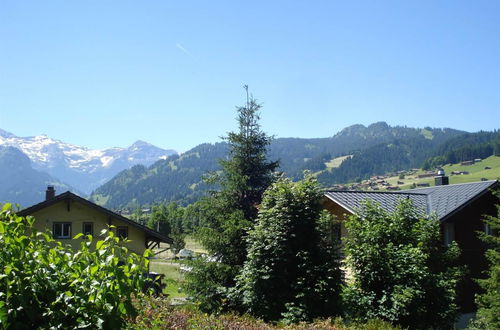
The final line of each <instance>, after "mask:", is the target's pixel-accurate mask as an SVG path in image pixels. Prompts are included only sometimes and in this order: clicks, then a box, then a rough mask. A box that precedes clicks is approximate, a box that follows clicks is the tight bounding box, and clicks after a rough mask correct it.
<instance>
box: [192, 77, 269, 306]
mask: <svg viewBox="0 0 500 330" xmlns="http://www.w3.org/2000/svg"><path fill="white" fill-rule="evenodd" d="M244 88H245V90H246V92H247V101H246V104H245V106H242V107H238V108H237V112H238V128H239V129H238V131H237V132H230V133H229V134H228V136H227V137H225V140H226V141H227V142H228V144H229V156H228V158H227V159H223V160H220V165H221V167H222V170H221V171H220V172H218V173H215V174H212V175H211V176H210V178H209V180H208V181H209V182H210V183H213V184H217V185H218V187H219V189H218V190H216V191H211V192H210V194H209V196H207V197H206V198H205V199H203V201H202V202H201V203H200V204H201V208H202V209H203V214H204V218H203V219H202V222H201V225H200V229H199V230H198V238H199V239H200V240H201V242H202V244H203V245H204V246H205V247H206V249H207V250H208V252H209V253H210V255H212V257H213V258H215V259H216V260H217V263H215V264H214V263H210V262H205V263H204V262H197V263H195V266H194V270H193V271H192V272H190V274H189V275H188V281H187V283H188V284H187V289H188V290H190V291H191V293H192V294H193V295H194V296H195V298H197V299H198V301H199V302H200V303H201V308H202V309H203V308H205V309H206V310H207V311H214V310H218V309H224V308H226V307H228V306H227V305H228V304H230V303H231V301H230V300H229V299H227V298H228V297H227V294H228V292H229V291H228V290H229V289H230V288H231V287H233V286H234V284H235V280H234V279H235V277H236V275H237V274H238V272H239V270H240V268H241V266H242V265H243V262H244V261H245V259H246V255H247V251H246V243H245V237H246V236H247V232H248V230H249V229H251V228H252V227H253V224H254V221H255V218H256V216H257V207H258V205H259V204H260V203H261V200H262V194H263V193H264V191H265V190H266V189H267V187H268V186H269V185H270V184H271V183H272V181H273V179H274V175H273V172H274V170H275V169H276V168H277V166H278V163H277V162H270V161H268V160H267V157H266V155H267V146H268V145H269V144H270V143H271V139H272V138H271V137H270V136H268V135H267V134H266V133H265V132H263V131H262V130H261V128H260V124H259V120H260V116H259V110H260V108H261V105H260V104H258V103H257V101H256V100H255V99H254V98H253V97H251V96H249V95H248V86H244ZM207 271H209V272H210V273H211V274H212V276H211V277H210V278H207V276H206V272H207ZM217 301H220V304H218V303H217ZM232 307H233V308H237V307H235V306H232Z"/></svg>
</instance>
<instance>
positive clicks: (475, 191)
mask: <svg viewBox="0 0 500 330" xmlns="http://www.w3.org/2000/svg"><path fill="white" fill-rule="evenodd" d="M494 185H498V181H496V180H491V181H481V182H471V183H462V184H453V185H445V186H435V187H428V188H418V189H411V190H401V191H397V192H367V191H327V192H325V196H326V197H328V198H329V199H331V200H333V201H335V202H337V203H338V204H339V205H341V206H342V207H343V208H345V209H346V210H348V211H349V212H351V213H354V212H355V211H356V209H358V208H359V207H360V205H361V202H362V201H364V200H366V199H370V200H372V201H375V202H377V203H379V204H380V205H381V207H382V208H383V209H385V210H386V211H389V212H392V211H394V208H395V206H396V204H397V202H398V201H399V200H400V199H401V198H409V199H411V200H412V201H413V204H414V205H415V206H416V207H417V208H418V209H420V210H422V211H423V212H425V213H427V214H430V213H436V215H437V216H438V218H439V219H440V220H441V221H443V220H445V219H446V218H447V217H448V216H449V215H451V214H452V213H454V212H455V211H456V210H458V209H460V208H461V207H463V206H465V205H466V204H468V202H470V201H472V200H474V199H475V198H477V197H479V196H480V195H481V194H482V193H484V192H486V191H488V189H490V188H492V187H493V186H494Z"/></svg>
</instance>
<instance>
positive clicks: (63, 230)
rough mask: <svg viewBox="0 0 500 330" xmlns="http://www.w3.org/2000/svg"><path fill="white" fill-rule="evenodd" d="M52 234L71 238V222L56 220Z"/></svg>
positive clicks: (57, 236)
mask: <svg viewBox="0 0 500 330" xmlns="http://www.w3.org/2000/svg"><path fill="white" fill-rule="evenodd" d="M52 235H53V236H54V238H71V222H54V227H53V229H52Z"/></svg>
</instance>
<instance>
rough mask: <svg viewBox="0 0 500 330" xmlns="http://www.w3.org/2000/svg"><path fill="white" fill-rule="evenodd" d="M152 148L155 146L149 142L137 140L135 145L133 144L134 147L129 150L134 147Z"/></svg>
mask: <svg viewBox="0 0 500 330" xmlns="http://www.w3.org/2000/svg"><path fill="white" fill-rule="evenodd" d="M150 146H153V145H152V144H151V143H148V142H146V141H143V140H137V141H135V142H134V143H132V145H131V146H130V147H129V148H133V147H150Z"/></svg>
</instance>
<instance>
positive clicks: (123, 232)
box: [116, 226, 128, 239]
mask: <svg viewBox="0 0 500 330" xmlns="http://www.w3.org/2000/svg"><path fill="white" fill-rule="evenodd" d="M116 236H118V237H119V238H121V239H127V238H128V227H127V226H118V227H116Z"/></svg>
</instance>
